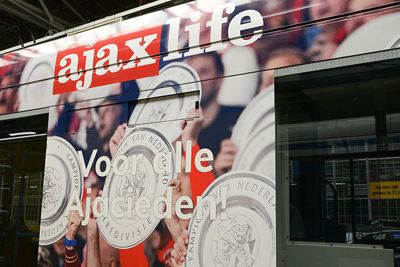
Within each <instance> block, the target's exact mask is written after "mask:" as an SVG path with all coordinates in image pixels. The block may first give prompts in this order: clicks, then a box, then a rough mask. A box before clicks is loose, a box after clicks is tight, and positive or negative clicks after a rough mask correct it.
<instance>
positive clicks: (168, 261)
mask: <svg viewBox="0 0 400 267" xmlns="http://www.w3.org/2000/svg"><path fill="white" fill-rule="evenodd" d="M197 2H198V3H200V2H201V3H202V5H200V4H199V5H197V4H196V3H194V4H188V6H189V7H190V8H191V9H192V10H201V11H202V12H205V13H204V15H203V16H202V18H201V19H202V22H201V23H203V24H204V25H205V23H206V21H208V20H209V19H210V17H211V12H210V11H212V8H211V7H212V5H214V6H215V5H219V4H223V3H226V2H228V1H226V0H218V1H208V0H207V1H206V0H205V1H204V2H203V0H201V1H197ZM233 2H235V3H237V5H238V8H237V10H235V14H237V12H240V11H241V10H244V9H256V10H258V11H259V12H260V13H261V14H262V15H263V17H264V23H265V25H266V27H265V28H264V29H265V32H264V34H263V36H262V37H261V39H260V40H258V41H257V42H255V43H254V44H252V45H250V46H246V47H235V46H232V45H228V46H227V47H226V48H225V49H224V50H223V51H218V53H217V52H211V53H205V54H202V55H198V56H194V57H190V58H187V59H185V60H184V62H185V63H186V64H188V65H189V66H191V67H192V68H193V69H194V70H195V71H196V72H197V73H198V75H199V77H200V79H201V81H202V82H201V85H202V99H201V104H200V107H199V109H195V110H192V111H191V114H188V116H189V115H190V117H192V116H198V117H199V118H198V119H195V120H188V121H183V122H182V130H183V133H182V136H181V137H180V140H181V141H183V142H184V141H186V140H191V141H192V144H193V145H194V146H196V145H198V146H199V148H209V149H210V150H211V151H212V152H213V154H214V161H213V162H212V163H210V164H213V172H212V174H207V175H208V178H209V177H210V175H211V176H212V177H213V179H217V178H218V177H219V176H221V175H223V174H225V173H227V172H228V171H229V170H230V169H231V168H232V165H233V162H234V160H235V156H236V154H237V152H238V149H237V148H236V146H235V144H234V143H233V142H232V141H231V140H230V135H231V132H232V128H233V126H234V125H235V123H236V121H237V119H238V118H239V116H240V114H241V112H242V111H243V110H244V109H245V108H246V105H248V104H249V103H250V101H251V100H252V99H253V98H254V97H255V96H256V95H257V94H258V93H259V92H261V91H263V90H273V85H274V72H273V71H274V69H276V68H281V67H285V66H290V65H298V64H304V63H307V62H313V61H319V60H326V59H330V58H332V57H333V56H334V53H335V51H336V49H337V47H338V46H339V45H340V44H341V43H342V42H343V41H344V40H345V39H346V37H347V36H349V35H351V34H352V33H353V32H354V31H356V30H357V29H358V28H359V27H361V26H362V25H364V24H366V23H368V22H369V21H371V20H373V19H376V18H377V17H379V16H382V15H386V14H388V13H390V12H392V11H390V10H389V11H385V12H382V13H379V12H371V13H368V14H356V15H354V16H351V17H349V18H347V19H335V20H333V21H326V20H324V19H325V18H328V17H333V16H336V15H339V14H342V13H347V12H355V11H358V10H361V9H366V8H371V7H374V6H378V5H385V4H390V3H392V2H394V0H373V1H365V0H286V1H279V0H267V1H251V0H234V1H233ZM207 8H208V9H211V10H207ZM174 12H175V13H174ZM179 12H182V11H180V10H176V9H171V10H169V11H168V12H167V13H168V15H169V16H172V17H173V16H176V15H177V13H178V14H179ZM235 14H231V15H230V16H229V18H228V21H229V20H230V19H232V17H233V16H234V15H235ZM305 21H311V22H312V23H310V24H308V25H307V26H306V27H293V28H292V29H290V30H287V31H285V30H284V31H281V30H279V28H282V27H286V26H288V25H295V24H301V23H302V22H305ZM182 23H183V24H190V23H191V22H190V20H189V18H186V19H183V21H182ZM181 28H184V27H181ZM203 29H204V30H203V31H202V32H201V36H200V40H201V42H202V43H208V42H209V41H210V40H209V38H210V32H209V29H210V28H208V27H203ZM222 34H223V36H226V32H223V33H222ZM180 36H184V34H181V35H180ZM181 46H182V47H185V46H187V40H182V41H181ZM1 60H2V61H4V60H7V61H9V62H18V63H17V64H7V65H6V66H7V68H5V67H0V77H1V78H0V85H1V88H7V87H9V86H11V85H13V84H17V83H18V80H19V79H20V75H21V73H22V70H23V68H24V66H25V64H26V62H27V59H24V58H21V57H20V56H18V54H7V55H5V56H3V58H2V59H1ZM3 65H4V64H3ZM243 72H249V73H248V74H246V75H244V74H242V75H237V74H239V73H243ZM16 73H17V75H16ZM222 77H227V78H222ZM140 84H141V82H135V81H131V82H124V83H118V84H113V85H110V86H107V87H108V89H107V90H108V92H109V96H107V97H105V98H103V99H101V100H99V101H98V102H91V100H90V99H89V98H88V99H84V101H82V98H79V97H77V95H76V94H74V93H68V94H64V95H62V96H61V97H60V98H59V99H58V104H59V105H58V106H57V107H55V108H54V112H53V113H52V115H51V116H53V117H54V118H50V121H53V123H50V124H49V135H57V136H61V137H63V138H65V139H67V140H68V141H69V142H71V143H72V144H73V145H74V146H75V148H76V149H77V150H82V151H84V156H85V159H86V162H87V161H88V158H89V157H90V154H91V152H92V150H93V149H98V150H99V152H98V154H97V157H100V156H104V155H106V156H109V157H112V156H113V154H114V153H115V150H116V148H117V146H118V144H119V143H120V142H121V140H122V138H123V137H124V134H125V130H126V127H127V126H126V123H127V121H128V120H129V116H130V114H131V113H132V112H135V110H134V104H118V103H119V102H120V101H121V99H123V100H124V102H129V101H130V102H132V103H133V102H134V101H135V100H136V99H137V98H138V96H139V91H140V90H139V89H140ZM113 95H120V96H121V97H122V98H118V97H113ZM127 99H128V100H129V101H127ZM20 101H28V100H27V99H21V98H20V97H19V96H18V88H10V89H2V90H1V91H0V114H4V113H9V112H15V111H18V110H19V109H18V107H19V104H20ZM182 162H184V161H182ZM200 176H201V174H195V175H192V177H190V174H185V173H184V172H181V174H180V175H178V178H177V179H175V180H173V181H171V185H174V186H175V189H174V195H175V196H179V195H188V196H190V197H192V198H194V197H195V196H196V195H198V194H201V188H205V187H207V185H208V184H204V185H203V187H201V188H194V185H193V181H194V180H195V179H201V177H200ZM199 177H200V178H199ZM208 178H206V179H204V180H205V181H208V183H209V182H210V180H208ZM104 180H105V177H97V176H96V174H95V173H94V172H91V173H90V175H89V177H87V178H86V180H85V188H89V187H90V188H92V192H91V196H92V199H94V197H96V196H97V195H98V194H101V189H102V187H103V184H104ZM195 191H196V193H194V192H195ZM69 220H70V221H69V226H68V227H69V228H68V233H69V234H70V238H73V239H77V240H78V246H77V247H76V248H71V249H75V250H76V252H77V253H78V254H77V255H78V256H77V257H76V261H75V262H73V264H77V263H79V265H68V264H67V265H66V266H100V265H98V264H101V266H122V267H126V266H181V264H182V262H183V260H184V257H185V255H186V248H185V245H186V244H187V242H188V237H187V235H188V233H187V227H188V223H189V222H188V221H182V220H180V219H178V218H177V217H176V216H175V217H173V218H172V219H170V220H163V221H161V222H160V224H159V225H158V226H157V228H156V230H154V232H153V233H152V234H151V235H150V236H149V237H148V238H147V239H146V240H145V241H144V242H143V244H142V245H141V246H140V248H135V249H133V250H128V251H121V250H119V251H118V250H117V249H115V248H112V247H111V246H110V245H108V244H107V243H106V242H105V241H104V240H103V238H102V236H101V235H100V234H99V232H98V229H97V226H96V223H92V224H90V225H89V226H86V227H81V225H80V224H81V218H79V216H76V215H74V214H71V215H70V219H69ZM92 220H93V221H94V222H95V220H96V219H95V218H92ZM67 250H68V249H67ZM67 250H66V248H65V246H64V244H63V240H60V241H58V242H56V243H54V244H53V245H51V246H48V247H41V248H40V253H39V265H40V266H64V264H65V260H66V259H67V258H65V257H66V255H67V254H68V253H69V252H68V251H67ZM66 251H67V252H66ZM66 253H67V254H66ZM68 255H69V254H68ZM85 255H86V256H85ZM96 259H98V260H100V263H99V262H98V260H96ZM132 262H133V263H132Z"/></svg>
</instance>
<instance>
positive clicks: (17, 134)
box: [8, 132, 36, 137]
mask: <svg viewBox="0 0 400 267" xmlns="http://www.w3.org/2000/svg"><path fill="white" fill-rule="evenodd" d="M33 134H36V132H19V133H9V134H8V135H9V136H13V137H14V136H21V135H33Z"/></svg>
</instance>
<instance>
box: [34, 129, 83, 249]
mask: <svg viewBox="0 0 400 267" xmlns="http://www.w3.org/2000/svg"><path fill="white" fill-rule="evenodd" d="M73 190H76V192H78V194H79V197H80V198H82V192H83V179H82V173H81V168H80V165H79V161H78V156H77V153H76V151H75V149H74V148H73V147H72V145H71V144H69V143H68V142H67V141H66V140H64V139H62V138H60V137H57V136H51V137H48V138H47V151H46V166H45V169H44V179H43V198H42V214H41V221H40V238H39V244H40V245H49V244H52V243H54V242H56V241H57V240H59V239H60V238H61V237H63V236H64V235H65V233H66V230H67V228H66V226H67V221H68V218H67V217H66V216H64V213H65V210H66V208H67V206H68V203H69V201H70V198H71V194H72V192H73Z"/></svg>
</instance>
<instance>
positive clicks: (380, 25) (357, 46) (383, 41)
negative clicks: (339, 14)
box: [333, 12, 400, 58]
mask: <svg viewBox="0 0 400 267" xmlns="http://www.w3.org/2000/svg"><path fill="white" fill-rule="evenodd" d="M350 20H351V18H350ZM399 20H400V12H395V13H391V14H388V15H385V16H380V17H379V18H376V19H373V20H371V21H370V22H368V23H365V24H364V25H362V26H361V27H360V28H358V29H357V30H355V31H354V32H353V33H351V34H350V35H349V36H348V37H347V38H346V39H345V40H344V41H343V42H342V43H341V44H340V45H339V47H338V48H337V49H336V51H335V54H334V55H333V57H334V58H337V57H345V56H352V55H358V54H364V53H371V52H377V51H381V50H385V49H391V48H397V47H399V44H400V43H399V34H400V30H399V27H398V25H399ZM382 29H384V30H382Z"/></svg>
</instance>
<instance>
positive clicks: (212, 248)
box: [185, 171, 276, 267]
mask: <svg viewBox="0 0 400 267" xmlns="http://www.w3.org/2000/svg"><path fill="white" fill-rule="evenodd" d="M222 187H227V190H228V194H227V199H226V209H222V203H221V197H220V195H221V194H220V191H221V188H222ZM205 196H212V197H214V198H215V199H216V202H217V203H216V207H217V208H216V210H217V216H216V219H215V220H211V219H210V216H209V209H210V205H203V216H204V217H203V218H202V219H199V218H198V217H197V210H198V208H199V207H196V209H195V211H194V214H193V217H192V219H191V221H190V225H189V240H190V241H189V244H188V248H187V251H188V253H187V256H186V260H185V266H187V267H192V266H196V267H197V266H207V267H227V266H232V267H243V266H244V267H250V266H254V267H256V266H266V267H269V266H271V267H272V266H275V261H276V260H275V258H276V256H275V253H276V245H275V242H276V240H275V236H276V234H275V233H276V231H275V185H274V183H273V182H272V180H271V179H268V178H265V177H263V176H261V175H259V174H257V173H254V172H242V171H241V172H230V173H227V174H225V175H223V176H221V177H219V178H218V179H217V180H215V181H214V182H213V183H212V184H211V185H210V186H209V187H208V188H207V190H206V191H205V192H204V193H203V195H202V197H203V198H204V197H205ZM221 213H225V214H226V216H224V218H222V217H221ZM223 219H224V220H223Z"/></svg>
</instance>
